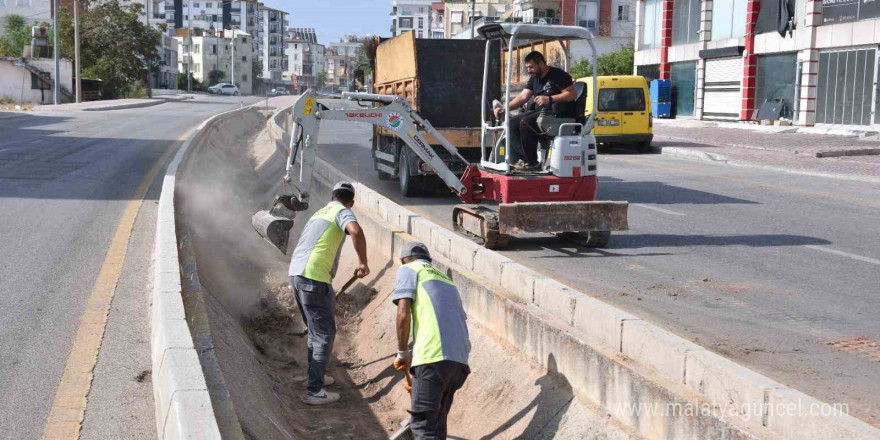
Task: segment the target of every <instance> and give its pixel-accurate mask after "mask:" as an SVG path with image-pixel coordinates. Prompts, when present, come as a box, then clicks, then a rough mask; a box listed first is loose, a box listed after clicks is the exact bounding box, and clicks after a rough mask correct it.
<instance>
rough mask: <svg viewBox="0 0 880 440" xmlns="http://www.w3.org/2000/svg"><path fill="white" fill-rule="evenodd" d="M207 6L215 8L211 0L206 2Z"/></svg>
mask: <svg viewBox="0 0 880 440" xmlns="http://www.w3.org/2000/svg"><path fill="white" fill-rule="evenodd" d="M205 7H206V8H213V7H214V5H213V4H212V3H211V2H207V3H205Z"/></svg>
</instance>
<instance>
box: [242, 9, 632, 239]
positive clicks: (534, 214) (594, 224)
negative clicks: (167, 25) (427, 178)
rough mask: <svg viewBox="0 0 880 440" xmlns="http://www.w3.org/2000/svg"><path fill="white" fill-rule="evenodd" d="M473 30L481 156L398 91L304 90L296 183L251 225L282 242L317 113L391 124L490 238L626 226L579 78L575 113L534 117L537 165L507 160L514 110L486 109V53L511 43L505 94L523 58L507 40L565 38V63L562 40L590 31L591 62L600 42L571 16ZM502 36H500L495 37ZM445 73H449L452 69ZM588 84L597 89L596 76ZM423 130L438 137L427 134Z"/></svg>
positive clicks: (297, 107) (602, 232) (456, 216)
mask: <svg viewBox="0 0 880 440" xmlns="http://www.w3.org/2000/svg"><path fill="white" fill-rule="evenodd" d="M477 31H478V32H479V34H480V36H481V37H482V38H483V39H484V40H486V45H485V46H486V47H485V66H484V70H483V93H482V127H481V143H480V158H479V162H477V163H471V162H469V161H468V160H467V159H466V158H465V157H463V156H462V155H461V154H460V153H459V150H458V149H457V148H456V146H455V145H453V144H452V143H451V142H450V141H449V140H447V138H446V137H444V136H443V134H442V133H441V132H440V131H438V130H437V129H435V128H434V127H433V126H432V125H431V123H430V121H428V120H426V119H425V118H423V117H422V116H421V114H420V113H419V112H418V111H416V110H414V109H413V108H412V106H411V105H410V104H409V103H408V102H407V101H406V100H405V99H403V98H401V97H400V96H397V95H382V94H369V93H343V94H342V96H341V97H340V96H335V95H334V96H326V95H319V94H317V93H316V92H315V91H313V90H308V91H306V92H305V93H304V94H303V95H302V96H300V97H299V98H298V99H297V101H296V102H295V104H294V105H293V106H292V108H291V118H292V121H291V122H292V123H291V127H292V130H291V136H290V146H289V149H290V154H289V156H288V159H287V167H286V170H287V171H286V173H285V175H284V180H285V182H288V183H289V184H290V185H292V186H293V187H294V189H292V191H291V194H283V195H279V196H277V197H276V198H275V201H274V203H273V206H272V208H271V209H270V210H268V211H260V212H258V213H256V214H255V215H254V217H253V226H254V229H256V230H257V232H258V233H259V234H260V235H261V236H263V237H264V238H265V239H267V240H268V241H270V242H271V243H272V244H273V245H275V246H276V247H278V248H279V249H280V250H281V251H282V252H286V246H287V233H288V231H289V230H290V229H291V227H292V225H293V217H294V215H295V213H296V211H299V210H303V209H305V207H307V206H308V193H309V187H310V185H311V182H312V170H313V168H314V161H315V159H316V157H317V152H318V150H319V148H320V146H319V145H318V142H317V140H318V131H319V129H320V124H321V121H322V120H337V121H352V122H367V123H370V124H373V125H374V126H376V127H382V128H383V129H384V131H386V132H387V131H390V132H393V134H394V135H395V136H396V137H398V138H399V139H400V140H401V141H402V142H401V143H402V146H401V148H408V149H409V150H410V151H411V152H412V153H414V154H415V155H416V156H418V158H419V159H420V160H421V161H422V162H423V163H424V164H425V166H426V167H428V168H430V169H431V170H433V172H434V173H436V175H437V176H438V177H439V178H440V179H441V180H442V181H443V182H444V183H445V184H446V186H448V187H449V188H450V189H451V190H452V192H454V193H455V194H456V195H457V196H458V197H459V199H460V200H461V202H462V204H459V205H456V206H455V208H454V209H453V214H452V222H453V227H454V229H455V230H456V231H457V232H458V233H461V234H463V235H466V236H468V237H471V238H472V239H474V240H477V241H479V242H481V243H482V244H483V245H484V246H485V247H487V248H490V249H498V248H504V247H506V246H507V245H508V241H509V238H510V236H512V235H518V234H531V233H550V234H556V235H558V236H560V237H562V238H565V239H568V240H572V241H575V242H577V243H579V244H581V245H584V246H589V247H605V246H606V245H607V244H608V243H609V240H610V237H611V231H619V230H626V229H628V223H627V209H628V203H627V202H625V201H597V200H595V199H596V193H597V188H598V176H597V159H596V155H597V151H596V140H595V138H594V136H593V135H592V134H591V131H592V128H593V125H594V122H595V120H594V119H595V115H586V114H585V107H586V100H587V99H593V100H594V105H593V106H592V108H597V106H596V105H595V100H596V96H595V94H594V96H591V97H588V96H587V94H586V87H585V86H584V84H583V83H578V82H576V83H575V90H576V94H577V97H576V100H575V104H576V113H575V115H576V117H575V118H559V117H556V116H553V115H549V114H548V115H542V117H541V118H539V122H538V124H539V127H540V128H541V130H542V133H541V136H540V142H539V147H538V148H539V150H538V158H539V162H540V166H539V167H537V168H534V169H529V170H521V169H516V168H515V167H512V166H511V163H510V160H511V157H510V156H511V155H510V151H511V149H510V146H509V145H508V142H509V141H508V139H509V138H508V136H507V135H506V133H507V130H508V129H509V125H510V113H511V112H504V120H503V121H495V120H493V119H492V118H490V116H491V112H489V111H487V109H490V108H491V106H490V105H489V103H490V102H491V101H493V100H496V99H498V98H501V97H498V96H490V92H489V87H488V86H487V85H488V84H489V82H490V78H489V75H490V73H489V72H490V68H489V64H490V59H494V60H497V59H498V56H497V53H492V51H493V50H500V51H507V56H506V60H505V61H506V63H507V68H506V70H505V72H506V76H507V78H506V79H507V80H506V81H505V84H506V85H505V95H504V96H505V97H510V96H511V90H510V84H511V81H510V75H511V71H512V70H513V69H515V68H517V66H514V64H513V63H514V62H519V60H516V61H515V60H514V56H513V50H514V48H515V47H517V44H518V43H521V42H529V41H554V40H555V41H559V42H561V43H562V44H561V47H562V48H563V49H564V51H565V55H566V56H565V66H564V67H565V70H568V68H569V67H570V65H571V63H570V55H569V52H568V46H567V45H566V44H565V43H566V42H568V41H571V40H586V41H587V42H588V43H589V46H590V49H591V50H592V57H593V60H592V61H593V65H594V66H595V65H597V64H596V52H595V47H594V45H593V41H592V34H591V33H590V31H588V30H587V29H585V28H581V27H574V26H547V25H540V24H538V25H535V24H514V23H493V24H487V25H483V26H481V27H480V28H478V30H477ZM498 41H500V44H497V43H495V44H491V43H493V42H498ZM496 62H497V61H496ZM495 71H497V69H496V70H495ZM450 75H454V73H452V72H450ZM593 81H595V78H594V79H593ZM593 90H596V88H595V86H594V87H593ZM450 93H454V91H450ZM319 99H321V101H322V102H319V101H318V100H319ZM333 99H348V100H352V101H357V102H359V103H362V104H363V103H369V104H370V105H371V106H369V107H366V108H361V109H355V110H352V109H333V108H331V107H329V105H330V104H329V103H330V102H332V100H333ZM427 138H430V139H432V140H435V141H436V142H437V143H438V144H439V145H432V144H429V143H428V141H427V140H426V139H427ZM441 151H442V152H444V154H443V156H446V157H449V156H451V157H452V158H454V159H455V160H457V161H460V162H461V163H462V165H463V167H464V172H463V174H461V176H460V177H459V176H458V175H457V174H456V173H455V172H453V171H452V170H451V169H450V167H449V166H448V165H447V162H448V159H447V160H446V161H444V158H442V157H441V154H440V152H441Z"/></svg>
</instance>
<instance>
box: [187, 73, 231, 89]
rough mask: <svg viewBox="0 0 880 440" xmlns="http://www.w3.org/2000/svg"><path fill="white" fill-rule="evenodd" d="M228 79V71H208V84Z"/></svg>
mask: <svg viewBox="0 0 880 440" xmlns="http://www.w3.org/2000/svg"><path fill="white" fill-rule="evenodd" d="M184 79H186V77H184ZM224 79H226V72H224V71H222V70H212V71H210V72H209V73H208V85H211V86H213V85H214V84H217V83H219V82H221V81H223V80H224Z"/></svg>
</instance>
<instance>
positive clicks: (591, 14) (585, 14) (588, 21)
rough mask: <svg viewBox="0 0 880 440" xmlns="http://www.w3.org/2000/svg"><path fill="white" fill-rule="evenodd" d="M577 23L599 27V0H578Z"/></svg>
mask: <svg viewBox="0 0 880 440" xmlns="http://www.w3.org/2000/svg"><path fill="white" fill-rule="evenodd" d="M548 16H549V15H548ZM551 18H552V17H551ZM577 25H578V26H580V27H585V28H587V29H597V28H598V27H599V2H598V1H597V0H579V1H578V3H577Z"/></svg>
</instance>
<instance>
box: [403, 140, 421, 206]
mask: <svg viewBox="0 0 880 440" xmlns="http://www.w3.org/2000/svg"><path fill="white" fill-rule="evenodd" d="M398 164H399V165H400V167H399V168H398V170H399V171H398V172H397V180H398V182H399V183H400V193H401V194H403V195H404V196H405V197H416V196H418V195H419V193H421V190H422V177H421V176H410V175H409V154H408V153H406V150H404V151H403V152H401V154H400V156H399V159H398Z"/></svg>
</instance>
